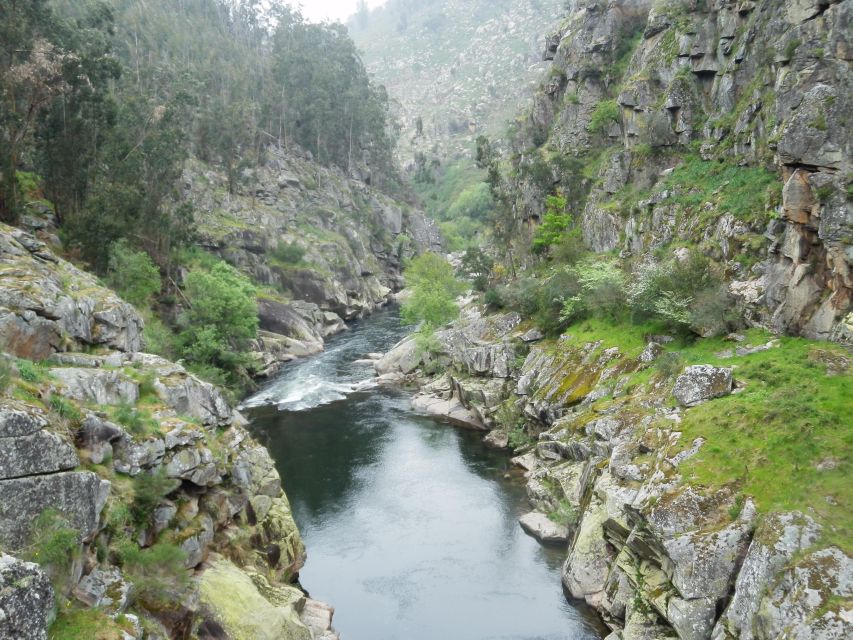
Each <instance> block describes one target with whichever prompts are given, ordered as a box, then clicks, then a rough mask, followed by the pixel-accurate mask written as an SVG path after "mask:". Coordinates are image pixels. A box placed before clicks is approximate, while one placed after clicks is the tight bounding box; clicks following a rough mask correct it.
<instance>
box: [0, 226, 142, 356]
mask: <svg viewBox="0 0 853 640" xmlns="http://www.w3.org/2000/svg"><path fill="white" fill-rule="evenodd" d="M0 273H2V278H3V286H2V287H0V343H3V344H4V345H5V350H7V351H9V352H11V353H14V354H15V355H17V356H19V357H22V358H29V359H33V360H43V359H45V358H47V357H49V356H50V355H52V354H53V353H55V352H57V351H59V350H61V349H65V348H67V345H66V338H70V339H71V340H72V341H74V342H76V343H77V344H79V345H98V346H106V347H110V348H113V349H119V350H122V351H136V350H139V348H140V346H141V340H142V318H141V317H140V316H139V314H138V313H137V312H136V310H135V309H134V308H133V307H132V306H130V305H129V304H127V303H126V302H124V301H123V300H121V299H120V298H119V297H118V296H117V295H116V294H115V293H113V292H112V291H109V290H108V289H105V288H103V287H101V286H100V285H99V284H98V283H97V281H96V280H95V278H94V277H93V276H91V275H89V274H87V273H85V272H83V271H81V270H79V269H77V268H76V267H74V266H72V265H71V264H69V263H67V262H65V261H64V260H61V259H60V258H57V257H56V256H54V255H53V254H52V253H51V252H50V251H49V250H48V249H47V247H46V245H45V244H44V243H43V242H41V241H40V240H38V239H36V238H35V237H33V236H30V235H29V234H27V233H25V232H23V231H21V230H19V229H13V228H12V227H8V226H6V225H0Z"/></svg>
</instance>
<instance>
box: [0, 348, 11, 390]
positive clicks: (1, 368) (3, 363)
mask: <svg viewBox="0 0 853 640" xmlns="http://www.w3.org/2000/svg"><path fill="white" fill-rule="evenodd" d="M10 384H12V365H11V364H10V363H9V360H8V359H7V358H6V357H4V356H2V355H0V393H5V392H6V389H8V388H9V385H10Z"/></svg>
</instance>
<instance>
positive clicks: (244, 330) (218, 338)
mask: <svg viewBox="0 0 853 640" xmlns="http://www.w3.org/2000/svg"><path fill="white" fill-rule="evenodd" d="M185 284H186V295H187V298H188V299H189V302H190V304H191V307H190V308H189V309H188V310H187V311H186V312H185V313H184V314H182V317H181V319H180V322H179V324H180V325H181V327H182V331H181V334H180V336H179V344H180V351H181V355H183V357H184V358H186V359H187V360H188V361H189V362H190V363H191V364H194V365H198V366H199V367H201V368H203V369H208V370H209V369H210V368H215V369H220V370H222V371H224V372H225V373H226V375H227V376H228V377H229V378H230V379H231V380H232V381H234V380H235V379H236V375H237V374H238V372H239V371H240V370H241V369H242V368H243V367H245V366H246V364H247V361H248V359H247V355H246V353H245V350H246V347H247V346H248V342H249V340H251V339H252V338H254V337H255V336H256V335H257V331H258V307H257V302H256V300H255V289H254V287H252V285H251V283H250V282H249V280H248V279H247V278H246V277H245V276H243V275H241V274H240V273H238V272H237V271H236V270H235V269H234V268H233V267H230V266H229V265H227V264H225V263H224V262H217V263H215V264H214V265H213V267H212V268H210V269H197V270H195V271H191V272H190V274H189V275H188V276H187V277H186V283H185Z"/></svg>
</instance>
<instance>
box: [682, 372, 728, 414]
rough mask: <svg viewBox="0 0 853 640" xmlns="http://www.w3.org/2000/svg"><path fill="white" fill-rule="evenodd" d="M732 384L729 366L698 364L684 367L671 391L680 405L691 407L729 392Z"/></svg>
mask: <svg viewBox="0 0 853 640" xmlns="http://www.w3.org/2000/svg"><path fill="white" fill-rule="evenodd" d="M732 385H733V380H732V370H731V369H730V368H723V367H713V366H711V365H707V364H699V365H693V366H690V367H687V368H685V369H684V371H683V372H682V373H681V375H680V376H678V378H676V380H675V387H674V388H673V390H672V393H673V395H674V396H675V399H676V400H678V402H679V404H681V406H683V407H693V406H696V405H697V404H700V403H702V402H705V401H706V400H711V399H713V398H720V397H722V396H726V395H728V394H730V393H731V392H732Z"/></svg>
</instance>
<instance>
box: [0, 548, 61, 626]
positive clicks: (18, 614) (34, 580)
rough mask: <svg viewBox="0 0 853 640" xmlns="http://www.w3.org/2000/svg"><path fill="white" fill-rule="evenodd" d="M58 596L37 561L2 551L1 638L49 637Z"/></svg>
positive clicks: (0, 561) (0, 559)
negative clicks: (8, 554)
mask: <svg viewBox="0 0 853 640" xmlns="http://www.w3.org/2000/svg"><path fill="white" fill-rule="evenodd" d="M54 602H55V598H54V595H53V588H52V587H51V586H50V580H49V579H48V577H47V575H45V573H44V572H43V571H42V570H41V569H40V568H39V566H38V565H37V564H33V563H31V562H22V561H21V560H18V559H17V558H13V557H12V556H7V555H5V554H0V638H4V639H8V640H47V629H48V625H49V623H50V620H51V618H52V616H53V607H54Z"/></svg>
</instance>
